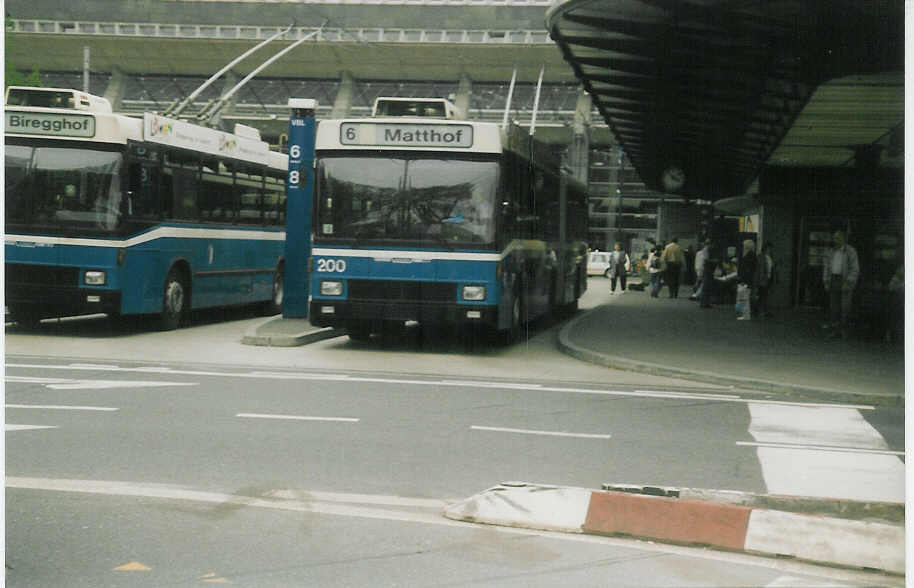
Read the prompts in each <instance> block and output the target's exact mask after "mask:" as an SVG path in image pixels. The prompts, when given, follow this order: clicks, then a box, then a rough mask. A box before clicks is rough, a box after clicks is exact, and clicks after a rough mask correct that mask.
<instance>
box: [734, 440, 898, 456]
mask: <svg viewBox="0 0 914 588" xmlns="http://www.w3.org/2000/svg"><path fill="white" fill-rule="evenodd" d="M736 444H737V445H741V446H744V447H770V448H772V449H806V450H808V451H837V452H839V453H840V452H844V453H875V454H879V455H904V454H905V452H904V451H892V450H891V449H864V448H862V447H843V446H839V445H805V444H799V443H758V442H755V443H753V442H752V441H737V442H736Z"/></svg>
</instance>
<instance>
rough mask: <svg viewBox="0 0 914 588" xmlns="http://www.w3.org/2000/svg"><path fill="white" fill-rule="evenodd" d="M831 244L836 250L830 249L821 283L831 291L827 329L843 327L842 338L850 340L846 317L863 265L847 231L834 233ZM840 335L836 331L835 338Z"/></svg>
mask: <svg viewBox="0 0 914 588" xmlns="http://www.w3.org/2000/svg"><path fill="white" fill-rule="evenodd" d="M832 243H833V244H834V247H832V248H831V249H829V250H828V254H827V255H826V256H825V264H824V267H823V270H822V282H823V284H824V285H825V291H826V292H828V316H829V323H828V324H827V325H826V326H827V327H828V328H831V329H837V328H840V331H841V337H843V338H845V339H847V335H848V329H847V317H848V315H850V312H851V303H852V301H853V298H854V288H856V287H857V278H859V277H860V262H859V260H858V258H857V250H856V249H854V248H853V247H852V246H851V245H848V244H847V242H846V240H845V235H844V231H840V230H838V231H835V232H834V233H833V234H832ZM837 335H838V333H837V332H833V336H837Z"/></svg>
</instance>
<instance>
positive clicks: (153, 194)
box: [121, 162, 159, 218]
mask: <svg viewBox="0 0 914 588" xmlns="http://www.w3.org/2000/svg"><path fill="white" fill-rule="evenodd" d="M158 180H159V168H158V166H156V165H149V164H146V163H141V162H132V163H131V164H130V168H129V170H128V179H127V186H128V187H127V197H126V198H124V200H123V201H122V202H121V214H124V215H127V216H130V217H134V218H154V217H156V215H157V214H158V208H159V207H158V194H159V190H158V188H159V181H158Z"/></svg>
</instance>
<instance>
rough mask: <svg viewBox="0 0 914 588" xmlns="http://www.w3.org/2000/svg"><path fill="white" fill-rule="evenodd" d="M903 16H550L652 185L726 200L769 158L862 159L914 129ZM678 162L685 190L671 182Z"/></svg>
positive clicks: (665, 9) (772, 10)
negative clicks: (906, 126)
mask: <svg viewBox="0 0 914 588" xmlns="http://www.w3.org/2000/svg"><path fill="white" fill-rule="evenodd" d="M903 14H904V7H903V3H902V2H901V0H882V1H878V0H877V1H871V0H856V1H851V0H830V1H828V2H810V1H809V0H785V1H771V2H746V1H735V0H556V1H555V2H554V3H553V5H552V7H551V8H550V9H549V11H548V12H547V15H546V26H547V28H548V30H549V32H550V34H551V36H552V38H553V39H554V40H555V41H556V42H557V43H558V45H559V47H560V48H561V50H562V52H563V54H564V57H565V60H566V61H567V62H568V63H569V64H570V65H571V66H572V68H573V69H574V71H575V75H576V76H577V77H578V79H580V80H581V82H582V83H583V84H584V87H585V89H586V90H587V91H588V92H589V93H590V94H591V96H592V98H593V101H594V104H595V105H596V106H597V109H598V110H599V111H600V113H601V114H602V116H603V117H604V119H605V120H606V122H607V123H608V124H609V125H610V127H611V129H612V131H613V133H614V135H615V137H616V138H617V140H618V141H619V142H620V143H621V144H622V146H623V148H624V149H625V152H626V153H627V155H628V157H629V158H630V159H631V161H632V163H633V164H634V166H635V168H636V169H637V170H638V172H639V174H640V175H641V178H642V179H643V180H644V181H645V183H646V184H647V185H648V187H649V188H652V189H655V190H661V191H666V192H676V193H680V194H683V195H685V196H688V197H700V198H705V199H711V200H716V199H719V198H724V197H729V196H734V195H738V194H741V193H743V192H744V191H745V189H746V188H747V187H748V185H749V184H750V183H751V182H752V181H753V180H754V179H755V177H756V176H757V175H758V172H759V170H760V169H761V167H762V166H763V165H765V164H766V163H771V164H775V165H794V166H797V165H824V166H841V165H852V164H853V162H854V159H855V157H856V156H857V155H859V154H860V153H861V152H863V151H866V152H867V153H868V154H870V155H871V154H872V152H873V149H876V150H877V152H878V150H879V148H878V147H875V148H874V147H869V148H868V147H867V146H868V145H873V144H875V143H877V142H880V141H881V142H882V143H888V142H889V139H890V138H892V137H893V136H894V135H895V134H899V135H901V134H902V133H900V131H899V129H900V128H901V125H903V121H904V104H903V102H904V81H903V73H902V72H903V70H904V18H903ZM885 72H894V75H874V74H885ZM836 78H843V80H836ZM829 80H835V81H834V82H832V83H831V84H826V85H822V84H823V83H825V82H828V81H829ZM829 87H831V90H827V89H828V88H829ZM817 89H819V90H820V91H819V92H817ZM804 109H805V110H804ZM807 111H808V115H807V114H803V115H801V112H802V113H807ZM798 117H800V118H798ZM804 117H805V118H804ZM792 129H795V130H793V131H792ZM789 132H790V133H794V134H796V137H795V138H793V139H790V140H789V141H784V139H785V136H787V135H788V133H789ZM782 144H783V145H784V146H783V147H779V145H782ZM788 144H790V145H791V146H790V147H789V148H788V147H787V145H788ZM773 156H774V157H773ZM673 167H675V168H679V169H680V170H682V172H683V174H672V176H673V177H674V179H675V176H676V175H680V176H682V175H684V177H685V182H684V184H683V185H682V186H681V187H676V185H675V184H676V182H668V183H666V184H665V183H664V182H663V180H662V178H663V177H664V175H665V174H664V172H665V171H666V170H668V169H670V168H673Z"/></svg>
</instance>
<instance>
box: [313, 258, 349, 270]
mask: <svg viewBox="0 0 914 588" xmlns="http://www.w3.org/2000/svg"><path fill="white" fill-rule="evenodd" d="M317 271H319V272H344V271H346V260H345V259H318V260H317Z"/></svg>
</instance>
